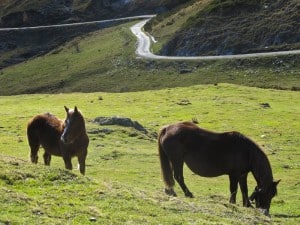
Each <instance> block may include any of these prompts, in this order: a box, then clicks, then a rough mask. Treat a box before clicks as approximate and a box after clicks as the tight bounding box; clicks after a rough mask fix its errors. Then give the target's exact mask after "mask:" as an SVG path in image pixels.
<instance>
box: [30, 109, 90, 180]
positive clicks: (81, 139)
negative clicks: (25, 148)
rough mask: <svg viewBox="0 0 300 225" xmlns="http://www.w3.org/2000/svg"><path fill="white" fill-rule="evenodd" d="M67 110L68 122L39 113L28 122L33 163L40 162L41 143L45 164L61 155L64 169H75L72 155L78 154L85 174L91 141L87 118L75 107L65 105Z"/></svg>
mask: <svg viewBox="0 0 300 225" xmlns="http://www.w3.org/2000/svg"><path fill="white" fill-rule="evenodd" d="M65 110H66V112H67V117H66V119H65V121H62V120H60V119H58V118H57V117H55V116H54V115H51V114H50V113H45V114H41V115H37V116H35V117H33V118H32V119H31V120H30V121H29V123H28V126H27V137H28V143H29V146H30V149H31V153H30V158H31V162H32V163H37V162H38V151H39V147H40V146H42V147H43V148H44V150H45V153H44V163H45V165H50V161H51V155H55V156H61V157H63V159H64V162H65V168H66V169H70V170H72V162H71V158H72V157H74V156H77V157H78V162H79V170H80V173H81V174H83V175H84V174H85V159H86V156H87V148H88V144H89V138H88V136H87V133H86V129H85V122H84V118H83V116H82V114H81V113H80V111H79V110H78V109H77V107H76V106H75V108H74V110H69V109H68V108H67V107H66V106H65Z"/></svg>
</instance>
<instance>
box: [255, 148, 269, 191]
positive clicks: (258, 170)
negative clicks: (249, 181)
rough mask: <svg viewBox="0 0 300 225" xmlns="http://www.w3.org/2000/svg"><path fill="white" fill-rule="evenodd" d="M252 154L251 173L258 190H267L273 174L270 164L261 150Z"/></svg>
mask: <svg viewBox="0 0 300 225" xmlns="http://www.w3.org/2000/svg"><path fill="white" fill-rule="evenodd" d="M257 151H258V152H256V153H255V154H253V155H254V156H253V161H252V173H253V175H254V178H255V180H256V182H257V186H258V187H259V188H262V189H264V188H267V187H268V186H269V185H270V184H271V183H272V182H273V174H272V169H271V165H270V162H269V160H268V158H267V156H266V155H265V154H264V153H263V152H262V150H260V149H257Z"/></svg>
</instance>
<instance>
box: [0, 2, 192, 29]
mask: <svg viewBox="0 0 300 225" xmlns="http://www.w3.org/2000/svg"><path fill="white" fill-rule="evenodd" d="M186 1H187V0H176V1H174V0H173V1H171V0H150V1H146V2H145V1H141V0H127V1H124V0H22V1H20V0H2V1H1V2H0V27H20V26H37V25H46V24H57V23H67V22H79V21H91V20H101V19H108V18H109V19H110V18H115V17H125V16H132V15H141V14H148V13H152V14H153V13H158V12H163V11H168V10H169V9H171V8H172V7H174V6H176V5H178V4H181V3H183V2H186Z"/></svg>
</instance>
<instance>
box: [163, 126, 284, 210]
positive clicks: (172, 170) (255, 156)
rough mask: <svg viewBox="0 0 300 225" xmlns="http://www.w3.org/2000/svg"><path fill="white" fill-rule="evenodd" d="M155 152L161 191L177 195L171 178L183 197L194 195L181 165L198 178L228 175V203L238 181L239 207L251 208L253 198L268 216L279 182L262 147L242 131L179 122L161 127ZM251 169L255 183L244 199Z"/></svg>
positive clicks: (232, 198)
mask: <svg viewBox="0 0 300 225" xmlns="http://www.w3.org/2000/svg"><path fill="white" fill-rule="evenodd" d="M158 151H159V159H160V166H161V172H162V178H163V181H164V183H165V193H166V194H168V195H171V196H177V195H176V193H175V191H174V188H173V187H174V185H175V181H174V178H175V180H176V181H177V183H178V184H179V185H180V187H181V189H182V190H183V192H184V194H185V196H186V197H191V198H192V197H194V196H193V194H192V193H191V192H190V190H189V189H188V188H187V186H186V185H185V182H184V177H183V164H184V163H185V164H186V165H187V166H188V168H189V169H190V170H191V171H192V172H193V173H195V174H197V175H200V176H202V177H217V176H220V175H228V176H229V181H230V193H231V196H230V200H229V202H230V203H233V204H235V203H236V194H237V188H238V184H239V186H240V189H241V192H242V198H243V206H245V207H252V205H251V203H250V200H251V201H252V200H255V201H256V206H257V207H259V208H261V209H262V210H263V212H264V214H265V215H269V208H270V205H271V200H272V198H273V197H274V196H275V195H276V194H277V185H278V183H279V182H280V180H279V181H273V175H272V169H271V165H270V163H269V160H268V158H267V156H266V154H265V153H264V152H263V151H262V149H261V148H260V147H259V146H258V145H257V144H256V143H255V142H254V141H252V140H250V139H249V138H248V137H246V136H244V135H243V134H241V133H239V132H236V131H232V132H224V133H216V132H212V131H208V130H205V129H202V128H200V127H198V126H197V125H195V124H194V123H192V122H180V123H175V124H171V125H168V126H165V127H163V128H162V129H161V130H160V132H159V135H158ZM249 172H251V173H252V174H253V176H254V178H255V180H256V182H257V187H256V188H255V191H254V192H253V194H252V195H251V197H250V200H249V198H248V186H247V176H248V173H249Z"/></svg>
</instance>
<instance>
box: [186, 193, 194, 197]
mask: <svg viewBox="0 0 300 225" xmlns="http://www.w3.org/2000/svg"><path fill="white" fill-rule="evenodd" d="M185 197H188V198H194V195H193V194H192V193H191V192H188V193H186V194H185Z"/></svg>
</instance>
